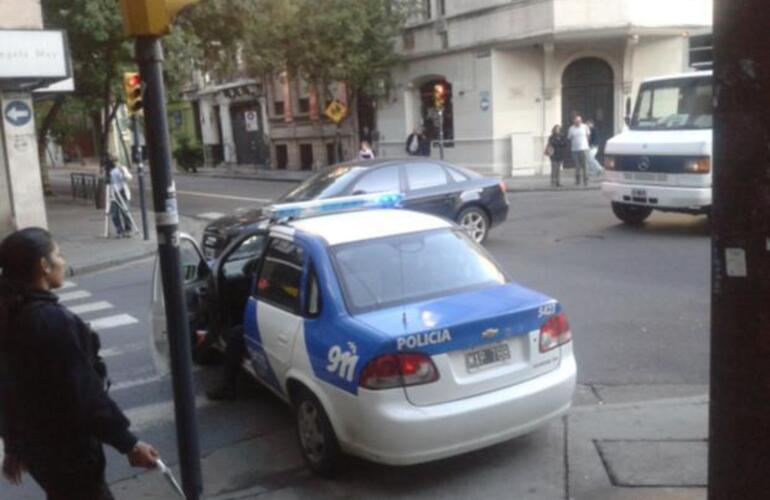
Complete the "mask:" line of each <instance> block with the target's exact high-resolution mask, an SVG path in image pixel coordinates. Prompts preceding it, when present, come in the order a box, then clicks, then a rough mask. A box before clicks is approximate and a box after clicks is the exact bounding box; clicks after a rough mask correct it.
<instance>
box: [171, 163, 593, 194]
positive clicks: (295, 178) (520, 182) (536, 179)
mask: <svg viewBox="0 0 770 500" xmlns="http://www.w3.org/2000/svg"><path fill="white" fill-rule="evenodd" d="M314 173H315V172H311V171H306V170H268V169H264V168H259V167H256V166H254V165H222V166H218V167H202V168H199V169H198V172H197V173H191V172H177V174H176V175H179V176H187V177H195V176H198V177H212V178H219V179H240V180H253V181H272V182H302V181H304V180H305V179H307V178H308V177H310V176H311V175H313V174H314ZM504 181H505V184H506V186H507V188H508V192H509V193H515V192H527V191H585V190H596V189H599V184H600V181H599V180H598V179H594V178H592V179H590V180H589V182H588V186H576V185H575V183H574V176H573V175H572V174H571V172H564V173H563V174H562V185H561V187H553V186H551V178H550V176H549V175H524V176H516V177H506V178H505V179H504Z"/></svg>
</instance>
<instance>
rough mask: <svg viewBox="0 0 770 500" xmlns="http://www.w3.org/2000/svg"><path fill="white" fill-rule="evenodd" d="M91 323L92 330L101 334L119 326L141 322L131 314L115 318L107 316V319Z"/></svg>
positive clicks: (115, 316)
mask: <svg viewBox="0 0 770 500" xmlns="http://www.w3.org/2000/svg"><path fill="white" fill-rule="evenodd" d="M89 323H90V324H91V328H93V329H94V330H96V331H97V332H100V331H102V330H108V329H110V328H116V327H118V326H125V325H133V324H135V323H139V320H138V319H136V318H135V317H133V316H131V315H130V314H115V315H114V316H107V317H105V318H99V319H95V320H93V321H89Z"/></svg>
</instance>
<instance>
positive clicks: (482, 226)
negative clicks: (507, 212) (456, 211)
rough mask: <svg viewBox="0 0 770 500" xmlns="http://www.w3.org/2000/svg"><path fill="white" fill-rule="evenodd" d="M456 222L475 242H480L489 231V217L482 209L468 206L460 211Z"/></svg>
mask: <svg viewBox="0 0 770 500" xmlns="http://www.w3.org/2000/svg"><path fill="white" fill-rule="evenodd" d="M457 222H458V224H460V226H461V227H462V228H463V229H465V230H466V231H467V232H468V234H469V235H470V237H471V238H473V239H474V240H475V241H476V242H477V243H482V242H483V241H484V240H485V239H486V238H487V234H488V233H489V218H488V217H487V214H485V213H484V211H483V210H481V209H480V208H477V207H469V208H466V209H465V210H463V211H462V212H460V215H459V216H458V217H457Z"/></svg>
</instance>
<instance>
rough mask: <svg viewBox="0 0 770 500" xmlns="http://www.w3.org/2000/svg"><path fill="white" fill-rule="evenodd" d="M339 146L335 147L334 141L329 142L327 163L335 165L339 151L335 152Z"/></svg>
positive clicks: (327, 145)
mask: <svg viewBox="0 0 770 500" xmlns="http://www.w3.org/2000/svg"><path fill="white" fill-rule="evenodd" d="M336 150H337V148H335V147H334V143H333V142H329V143H327V144H326V164H327V165H334V164H335V163H337V153H336V152H335V151H336Z"/></svg>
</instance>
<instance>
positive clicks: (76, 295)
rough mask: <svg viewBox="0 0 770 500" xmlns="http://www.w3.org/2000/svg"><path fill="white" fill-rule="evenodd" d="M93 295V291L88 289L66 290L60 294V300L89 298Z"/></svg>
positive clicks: (68, 300) (69, 300)
mask: <svg viewBox="0 0 770 500" xmlns="http://www.w3.org/2000/svg"><path fill="white" fill-rule="evenodd" d="M90 296H91V292H88V291H86V290H78V291H77V292H66V293H60V294H59V302H71V301H73V300H80V299H87V298H88V297H90Z"/></svg>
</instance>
